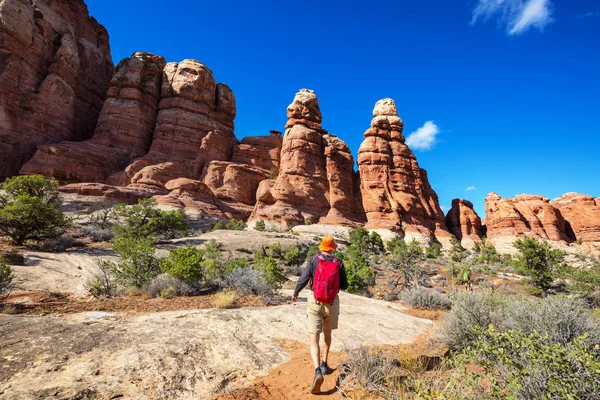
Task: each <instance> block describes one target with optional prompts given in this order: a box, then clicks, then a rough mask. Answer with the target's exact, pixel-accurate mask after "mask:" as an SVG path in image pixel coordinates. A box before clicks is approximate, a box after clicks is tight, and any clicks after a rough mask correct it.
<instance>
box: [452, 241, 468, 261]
mask: <svg viewBox="0 0 600 400" xmlns="http://www.w3.org/2000/svg"><path fill="white" fill-rule="evenodd" d="M450 245H451V246H452V248H451V249H450V258H451V259H452V261H454V262H457V263H461V262H463V261H464V259H465V258H467V257H468V256H469V252H468V250H467V249H465V248H464V247H463V246H462V244H460V242H459V241H458V239H457V238H455V237H454V236H452V237H451V238H450Z"/></svg>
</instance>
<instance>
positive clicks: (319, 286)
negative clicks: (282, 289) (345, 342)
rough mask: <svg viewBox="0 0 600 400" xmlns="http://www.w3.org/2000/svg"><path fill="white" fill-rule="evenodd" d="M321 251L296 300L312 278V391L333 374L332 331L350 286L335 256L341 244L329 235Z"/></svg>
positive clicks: (298, 288)
mask: <svg viewBox="0 0 600 400" xmlns="http://www.w3.org/2000/svg"><path fill="white" fill-rule="evenodd" d="M319 249H320V250H321V253H320V254H315V255H314V256H312V257H311V258H310V260H308V263H307V264H306V269H305V270H304V272H303V273H302V276H300V278H299V279H298V283H297V284H296V289H295V290H294V295H293V296H292V303H295V302H296V300H297V299H298V294H299V293H300V292H301V291H302V289H304V287H305V286H306V285H307V284H308V283H309V281H310V289H311V290H312V292H313V293H312V294H311V295H309V296H308V308H307V313H308V333H309V337H310V355H311V357H312V360H313V364H314V366H315V377H314V379H313V383H312V386H311V387H310V392H311V393H319V392H320V390H321V385H322V384H323V381H324V378H323V375H326V374H328V373H331V371H330V369H329V366H328V365H327V357H328V356H329V348H330V347H331V331H332V330H334V329H337V327H338V315H339V312H340V299H339V296H338V292H339V290H340V289H342V290H344V289H347V288H348V279H347V278H346V269H345V268H344V264H343V263H342V262H341V261H340V260H338V259H337V258H335V257H334V256H333V254H332V253H333V252H334V251H335V250H336V249H337V244H336V243H335V240H334V239H333V238H332V237H331V236H326V237H324V238H323V239H322V240H321V244H320V245H319ZM321 332H323V338H324V339H325V346H324V354H323V361H321V349H320V347H319V340H320V335H321Z"/></svg>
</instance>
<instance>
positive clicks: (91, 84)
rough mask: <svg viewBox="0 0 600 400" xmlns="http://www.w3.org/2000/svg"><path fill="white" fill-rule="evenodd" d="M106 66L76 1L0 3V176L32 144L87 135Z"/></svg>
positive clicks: (97, 34)
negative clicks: (0, 155)
mask: <svg viewBox="0 0 600 400" xmlns="http://www.w3.org/2000/svg"><path fill="white" fill-rule="evenodd" d="M113 69H114V65H113V63H112V58H111V55H110V46H109V42H108V33H107V31H106V29H104V27H103V26H101V25H100V24H98V22H97V21H96V20H95V19H94V18H91V17H90V16H89V13H88V9H87V6H86V5H85V3H84V2H83V0H72V1H49V0H2V1H0V91H1V92H2V96H1V98H0V154H2V157H1V158H0V179H2V178H6V177H9V176H12V175H16V174H17V173H18V172H19V170H20V169H21V167H22V166H23V164H24V163H25V162H26V161H28V160H29V159H30V158H31V157H32V156H33V154H34V153H35V151H36V149H37V146H39V145H43V144H51V143H58V142H61V141H65V140H75V141H80V140H84V139H88V138H89V137H91V136H92V134H93V132H94V127H95V126H96V123H97V121H98V116H99V114H100V110H101V108H102V104H103V102H104V99H105V98H106V91H107V89H108V86H109V83H110V80H111V77H112V75H113Z"/></svg>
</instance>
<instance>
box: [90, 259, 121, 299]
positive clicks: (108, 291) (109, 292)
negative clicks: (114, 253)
mask: <svg viewBox="0 0 600 400" xmlns="http://www.w3.org/2000/svg"><path fill="white" fill-rule="evenodd" d="M96 265H97V266H98V272H97V273H96V274H95V277H94V279H92V280H91V281H90V282H88V283H87V284H86V285H85V288H86V290H87V291H88V292H89V294H91V295H92V296H94V298H96V299H106V298H111V297H114V296H115V295H116V293H117V284H116V282H115V281H114V276H113V272H112V267H113V264H112V263H111V262H109V261H106V260H96Z"/></svg>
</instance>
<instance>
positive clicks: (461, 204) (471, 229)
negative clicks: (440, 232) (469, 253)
mask: <svg viewBox="0 0 600 400" xmlns="http://www.w3.org/2000/svg"><path fill="white" fill-rule="evenodd" d="M446 226H447V227H448V230H449V231H450V233H451V234H453V235H454V236H455V237H456V238H457V239H458V240H459V241H461V243H462V245H463V246H464V247H466V248H471V247H473V246H474V245H475V243H477V244H481V243H482V242H481V218H479V215H477V213H476V212H475V210H473V203H471V202H470V201H468V200H463V199H454V200H452V208H451V209H450V211H448V214H446Z"/></svg>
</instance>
